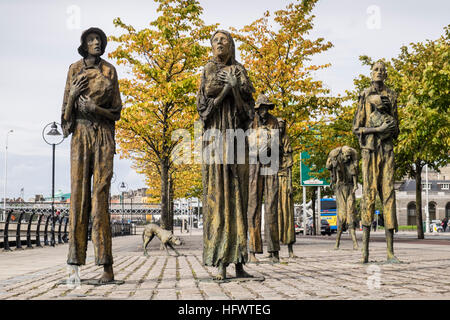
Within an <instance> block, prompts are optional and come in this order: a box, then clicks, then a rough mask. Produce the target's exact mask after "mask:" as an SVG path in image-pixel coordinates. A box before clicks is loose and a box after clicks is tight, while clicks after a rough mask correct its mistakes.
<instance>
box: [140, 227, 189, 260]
mask: <svg viewBox="0 0 450 320" xmlns="http://www.w3.org/2000/svg"><path fill="white" fill-rule="evenodd" d="M155 236H156V237H158V239H159V240H160V241H161V243H162V244H163V245H164V248H166V251H167V255H169V256H170V253H169V250H168V249H167V246H169V247H170V248H172V250H173V251H175V253H176V254H177V256H179V255H180V253H179V252H178V251H177V249H175V248H174V247H173V246H174V245H176V246H179V245H181V240H180V239H179V238H177V237H175V236H174V235H173V233H172V231H169V230H164V229H163V228H161V227H160V226H158V225H156V224H153V223H150V224H148V225H146V226H145V229H144V232H143V233H142V241H143V242H144V255H145V256H148V253H147V246H148V244H149V243H150V241H152V239H153V238H154V237H155Z"/></svg>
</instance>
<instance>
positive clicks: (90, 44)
mask: <svg viewBox="0 0 450 320" xmlns="http://www.w3.org/2000/svg"><path fill="white" fill-rule="evenodd" d="M84 45H85V49H86V51H87V52H88V53H89V55H91V56H99V55H100V54H101V53H102V39H101V38H100V36H99V35H98V34H97V33H94V32H92V33H89V34H88V35H87V36H86V40H85V42H84Z"/></svg>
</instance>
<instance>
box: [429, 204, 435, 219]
mask: <svg viewBox="0 0 450 320" xmlns="http://www.w3.org/2000/svg"><path fill="white" fill-rule="evenodd" d="M428 214H429V218H430V222H431V221H433V220H436V203H434V202H430V203H429V204H428Z"/></svg>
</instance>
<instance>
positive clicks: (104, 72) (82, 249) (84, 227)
mask: <svg viewBox="0 0 450 320" xmlns="http://www.w3.org/2000/svg"><path fill="white" fill-rule="evenodd" d="M106 42H107V40H106V35H105V33H104V32H103V31H102V30H100V29H98V28H89V29H87V30H86V31H84V32H83V34H82V35H81V45H80V47H79V48H78V52H79V53H80V55H81V56H82V57H83V58H82V59H81V60H79V61H77V62H75V63H73V64H72V65H71V66H70V68H69V72H68V75H67V82H66V88H65V91H64V102H63V106H62V121H61V122H62V128H63V132H64V136H65V137H67V136H68V135H69V134H72V141H71V151H70V153H71V155H70V159H71V162H70V164H71V172H70V173H71V196H70V218H69V219H70V231H69V254H68V259H67V263H68V264H69V265H74V266H79V265H84V264H85V262H86V249H87V239H88V236H87V233H88V225H89V219H90V218H92V242H93V245H94V252H95V263H96V264H97V265H103V268H104V273H103V275H102V276H101V278H100V279H99V283H108V282H111V281H113V280H114V273H113V268H112V264H113V257H112V250H111V226H110V216H109V212H108V199H109V189H110V185H111V177H112V175H113V158H114V153H115V140H114V132H115V121H117V120H119V118H120V112H121V110H122V101H121V98H120V92H119V83H118V79H117V72H116V69H115V68H114V66H113V65H111V64H110V63H108V62H106V61H105V60H103V59H101V58H100V56H101V55H102V54H103V53H104V52H105V48H106ZM91 178H92V182H93V185H92V193H91ZM91 194H92V195H91Z"/></svg>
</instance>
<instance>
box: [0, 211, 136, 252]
mask: <svg viewBox="0 0 450 320" xmlns="http://www.w3.org/2000/svg"><path fill="white" fill-rule="evenodd" d="M16 217H18V218H16ZM24 223H26V224H27V228H26V230H25V229H24V228H22V225H23V224H24ZM1 224H3V230H2V228H1V225H0V232H1V233H0V234H3V237H1V236H0V247H2V245H3V250H4V251H11V250H12V249H11V247H13V246H15V248H16V250H21V249H24V248H23V246H22V244H24V245H26V248H33V243H34V244H35V247H43V246H55V245H56V244H64V243H67V242H68V241H69V234H68V230H67V226H68V224H69V217H68V216H67V215H63V216H56V215H52V214H48V213H36V212H35V211H34V210H32V211H31V212H30V213H27V212H25V210H21V211H19V212H17V211H16V212H14V211H13V210H9V211H7V214H6V219H5V221H4V222H2V223H1ZM43 224H44V226H43V227H44V232H43V245H42V241H41V227H42V225H43ZM33 226H35V228H33ZM14 227H15V228H14ZM33 229H34V230H33ZM88 230H89V234H88V239H89V240H90V239H91V232H92V222H90V223H89V228H88ZM111 232H112V236H113V237H117V236H124V235H132V234H136V227H135V226H133V225H132V224H131V223H124V222H112V223H111ZM33 233H34V240H33V239H32V238H33ZM14 236H15V239H14V240H12V239H11V238H13V237H14ZM49 238H50V240H49ZM1 240H3V242H2V241H1ZM23 242H24V243H23Z"/></svg>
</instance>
